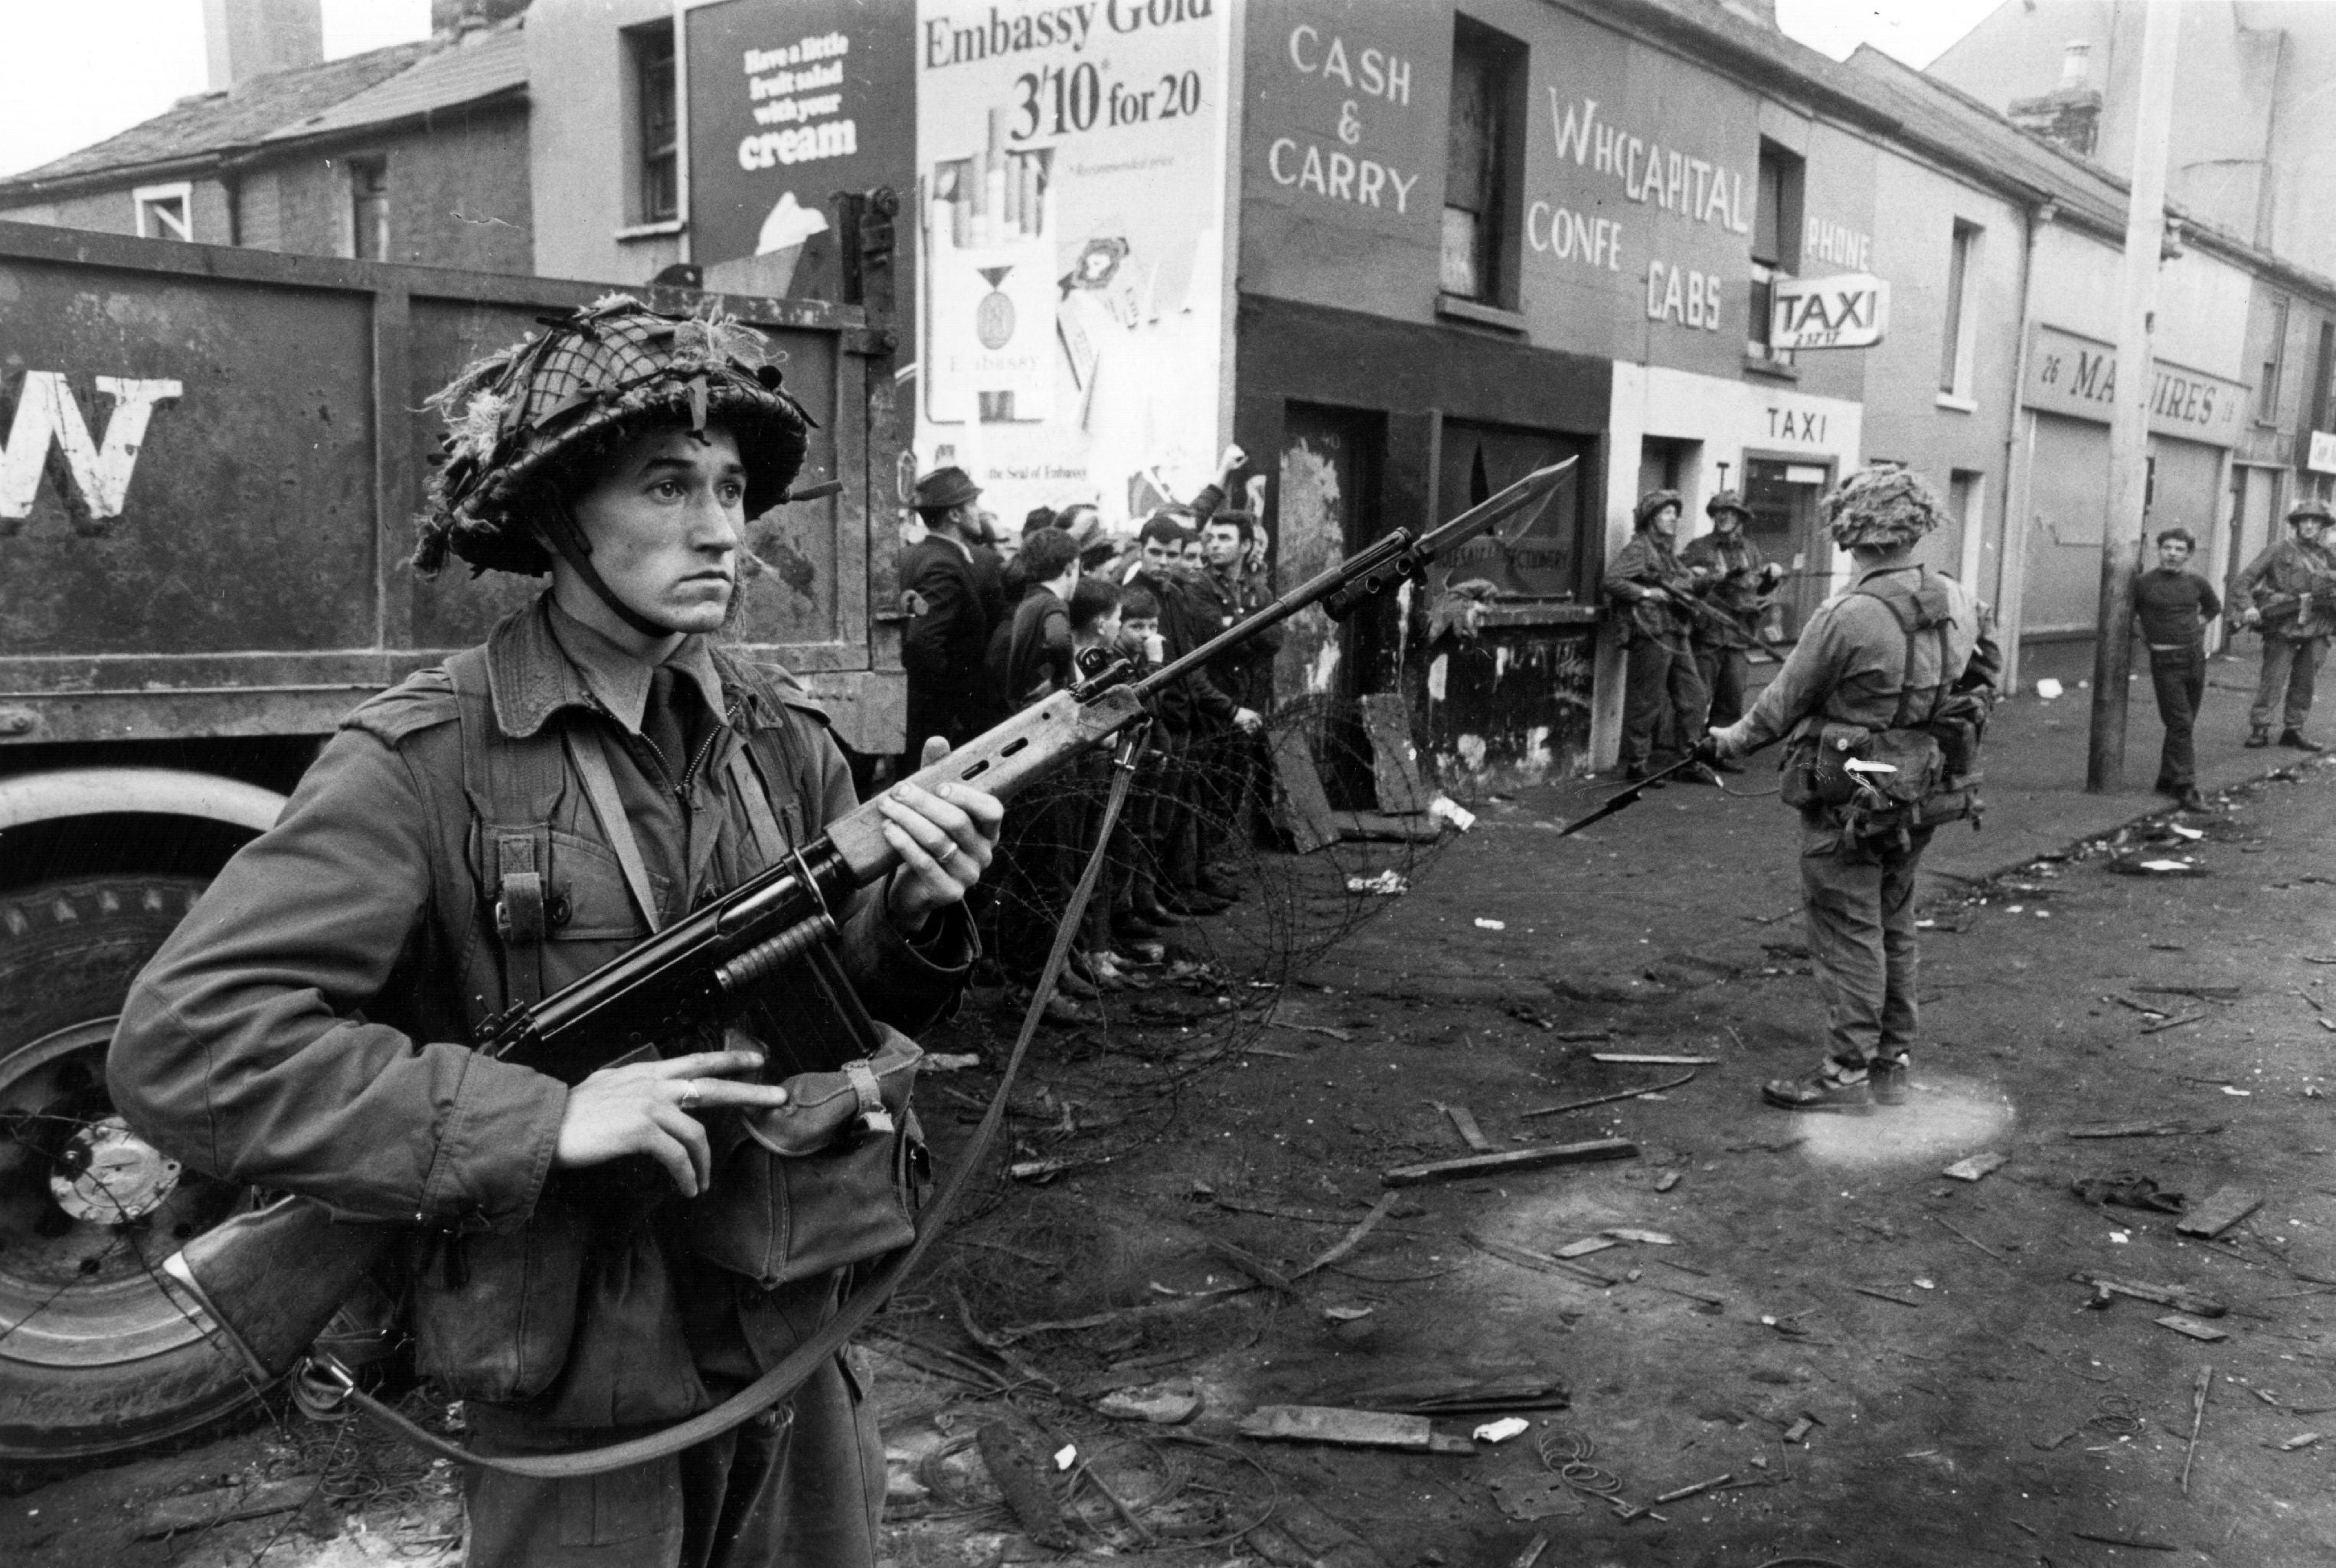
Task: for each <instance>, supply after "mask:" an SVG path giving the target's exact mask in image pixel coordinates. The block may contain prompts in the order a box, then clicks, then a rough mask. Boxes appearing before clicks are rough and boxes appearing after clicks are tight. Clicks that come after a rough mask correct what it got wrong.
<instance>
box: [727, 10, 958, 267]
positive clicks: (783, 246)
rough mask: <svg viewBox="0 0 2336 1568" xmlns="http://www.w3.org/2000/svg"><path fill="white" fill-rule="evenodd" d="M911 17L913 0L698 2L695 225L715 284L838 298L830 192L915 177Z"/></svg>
mask: <svg viewBox="0 0 2336 1568" xmlns="http://www.w3.org/2000/svg"><path fill="white" fill-rule="evenodd" d="M914 25H915V12H914V9H913V0H872V3H871V0H725V3H724V4H722V5H705V6H700V7H698V8H697V9H696V10H693V11H691V12H689V13H688V15H687V19H686V38H687V48H688V52H689V140H690V148H689V170H690V226H691V228H692V229H693V230H694V234H693V239H694V240H695V244H694V246H693V254H694V255H695V256H696V258H697V259H698V260H699V261H701V262H703V263H706V286H707V287H711V288H725V289H730V290H733V291H735V292H737V293H741V294H761V295H771V296H777V297H794V298H803V299H833V298H836V297H837V291H838V289H839V287H841V282H842V279H841V275H840V271H839V265H838V258H839V254H840V245H839V240H840V237H839V236H838V235H837V234H836V233H835V231H834V229H833V224H834V222H835V208H834V203H833V200H832V198H833V196H834V193H835V192H836V191H839V190H871V189H873V188H874V187H876V186H879V185H890V186H891V187H893V188H894V189H895V190H905V189H907V187H908V185H909V182H910V180H911V179H912V178H913V168H914V162H915V158H916V132H915V130H914V128H913V127H912V126H911V125H910V122H909V117H908V115H907V114H905V113H904V112H902V110H903V108H904V106H905V105H906V104H907V103H908V102H910V93H911V92H912V91H913V88H912V86H911V74H910V73H911V71H912V69H913V67H912V66H911V64H910V38H911V36H912V34H913V31H914ZM900 303H901V305H902V306H903V307H906V306H907V304H908V301H906V300H905V299H904V300H902V301H901V302H900Z"/></svg>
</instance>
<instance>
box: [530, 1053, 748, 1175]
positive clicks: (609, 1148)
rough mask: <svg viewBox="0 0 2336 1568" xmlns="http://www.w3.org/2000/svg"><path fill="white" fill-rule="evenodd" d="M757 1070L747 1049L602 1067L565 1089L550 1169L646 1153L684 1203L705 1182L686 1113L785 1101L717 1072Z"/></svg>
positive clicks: (697, 1137) (708, 1167) (693, 1123)
mask: <svg viewBox="0 0 2336 1568" xmlns="http://www.w3.org/2000/svg"><path fill="white" fill-rule="evenodd" d="M762 1065H763V1058H762V1057H759V1056H757V1055H755V1054H754V1052H752V1051H700V1052H698V1053H696V1055H694V1056H687V1057H673V1058H671V1059H670V1060H667V1061H662V1062H638V1063H636V1064H634V1065H633V1066H624V1067H602V1068H601V1069H600V1070H599V1072H597V1073H594V1074H593V1075H592V1076H590V1077H589V1078H586V1079H585V1080H584V1081H583V1082H582V1083H580V1084H579V1085H577V1086H575V1087H574V1088H572V1089H570V1090H569V1091H568V1108H567V1110H566V1111H565V1112H564V1113H563V1114H562V1115H560V1140H559V1143H558V1144H557V1145H556V1146H555V1147H554V1149H553V1151H552V1164H555V1165H561V1166H575V1165H603V1164H608V1162H609V1161H610V1160H620V1159H623V1158H624V1157H625V1156H626V1155H628V1154H647V1156H648V1157H649V1158H651V1159H653V1160H655V1161H656V1162H657V1164H660V1165H663V1166H664V1167H665V1170H666V1174H667V1175H669V1176H671V1177H672V1178H673V1184H674V1185H675V1186H676V1188H678V1189H680V1192H681V1195H682V1196H683V1197H685V1198H694V1197H696V1196H697V1194H698V1193H701V1192H704V1191H705V1190H706V1183H708V1182H709V1181H711V1180H713V1160H714V1156H713V1154H712V1152H711V1151H710V1150H709V1149H708V1148H707V1146H706V1128H705V1126H704V1125H702V1124H700V1123H699V1121H698V1119H697V1118H696V1116H694V1115H691V1114H690V1113H691V1112H693V1111H702V1110H705V1109H706V1108H707V1107H709V1106H713V1105H746V1106H751V1107H753V1108H754V1109H756V1110H765V1109H768V1108H770V1107H772V1106H774V1105H785V1104H786V1103H787V1092H786V1090H785V1089H784V1088H783V1087H781V1086H778V1085H776V1084H735V1083H732V1082H731V1081H730V1080H729V1079H728V1078H726V1077H725V1076H722V1075H724V1074H725V1073H749V1072H753V1071H754V1069H755V1068H757V1067H759V1066H762Z"/></svg>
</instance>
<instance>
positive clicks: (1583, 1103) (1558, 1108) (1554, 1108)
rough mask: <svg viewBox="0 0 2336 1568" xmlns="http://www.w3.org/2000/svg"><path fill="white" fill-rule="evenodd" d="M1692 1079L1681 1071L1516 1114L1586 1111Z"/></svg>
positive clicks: (1662, 1189) (1661, 1189) (1660, 1188)
mask: <svg viewBox="0 0 2336 1568" xmlns="http://www.w3.org/2000/svg"><path fill="white" fill-rule="evenodd" d="M1558 1038H1559V1039H1564V1038H1565V1036H1563V1035H1560V1036H1559V1037H1558ZM1597 1038H1599V1039H1601V1040H1602V1039H1604V1038H1605V1036H1604V1035H1602V1034H1601V1035H1599V1036H1597ZM1694 1081H1695V1075H1694V1074H1693V1073H1681V1074H1680V1075H1679V1076H1678V1077H1676V1078H1665V1079H1664V1080H1663V1081H1662V1082H1661V1083H1660V1084H1641V1085H1640V1086H1638V1087H1637V1088H1635V1089H1616V1090H1615V1091H1613V1093H1611V1094H1606V1095H1592V1096H1590V1097H1589V1098H1588V1099H1586V1100H1568V1101H1566V1102H1565V1104H1563V1105H1543V1106H1542V1107H1540V1108H1539V1109H1538V1110H1532V1111H1520V1112H1518V1113H1517V1115H1518V1118H1519V1119H1520V1120H1523V1118H1525V1117H1528V1116H1560V1115H1564V1114H1565V1113H1566V1112H1568V1111H1586V1110H1588V1109H1589V1108H1590V1107H1591V1106H1592V1105H1612V1104H1613V1103H1614V1102H1615V1101H1617V1100H1635V1099H1637V1098H1638V1097H1639V1096H1641V1095H1660V1094H1662V1093H1664V1092H1666V1091H1667V1090H1670V1089H1676V1088H1679V1086H1682V1085H1685V1084H1690V1083H1693V1082H1694ZM1669 1175H1670V1179H1671V1180H1672V1181H1674V1182H1676V1181H1677V1180H1678V1179H1679V1173H1678V1172H1676V1171H1674V1172H1671V1173H1669ZM1655 1191H1657V1192H1659V1193H1660V1192H1665V1191H1668V1189H1667V1188H1665V1187H1664V1186H1663V1185H1662V1184H1661V1183H1657V1184H1656V1187H1655Z"/></svg>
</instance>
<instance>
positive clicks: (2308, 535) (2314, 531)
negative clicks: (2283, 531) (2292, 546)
mask: <svg viewBox="0 0 2336 1568" xmlns="http://www.w3.org/2000/svg"><path fill="white" fill-rule="evenodd" d="M2290 526H2291V527H2292V528H2293V529H2294V530H2295V537H2296V538H2298V539H2300V540H2302V541H2303V542H2304V543H2306V544H2318V543H2319V542H2320V520H2319V519H2318V518H2316V517H2299V518H2297V519H2296V520H2295V521H2294V522H2293V523H2292V524H2290Z"/></svg>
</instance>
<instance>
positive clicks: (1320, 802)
mask: <svg viewBox="0 0 2336 1568" xmlns="http://www.w3.org/2000/svg"><path fill="white" fill-rule="evenodd" d="M1272 745H1273V776H1274V778H1275V779H1276V780H1277V781H1279V783H1280V786H1281V787H1280V789H1279V790H1278V791H1277V792H1276V793H1275V794H1274V801H1273V805H1274V819H1275V821H1274V825H1275V826H1277V827H1279V828H1280V830H1281V831H1282V832H1283V833H1288V834H1289V835H1290V843H1291V844H1292V845H1293V846H1294V847H1295V848H1296V849H1297V851H1298V852H1299V854H1301V855H1303V854H1311V853H1312V852H1314V851H1316V850H1319V849H1320V848H1321V847H1322V846H1323V845H1325V844H1334V843H1337V842H1338V817H1337V815H1336V814H1335V813H1332V811H1331V810H1330V796H1329V794H1328V792H1326V791H1325V790H1324V789H1323V788H1322V774H1321V772H1320V770H1319V769H1318V768H1317V767H1316V766H1315V765H1314V748H1313V747H1312V746H1311V745H1309V744H1307V740H1306V735H1305V733H1304V732H1303V731H1301V730H1299V729H1298V728H1296V727H1295V726H1291V727H1288V728H1283V729H1280V730H1276V731H1275V732H1274V735H1273V742H1272Z"/></svg>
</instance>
